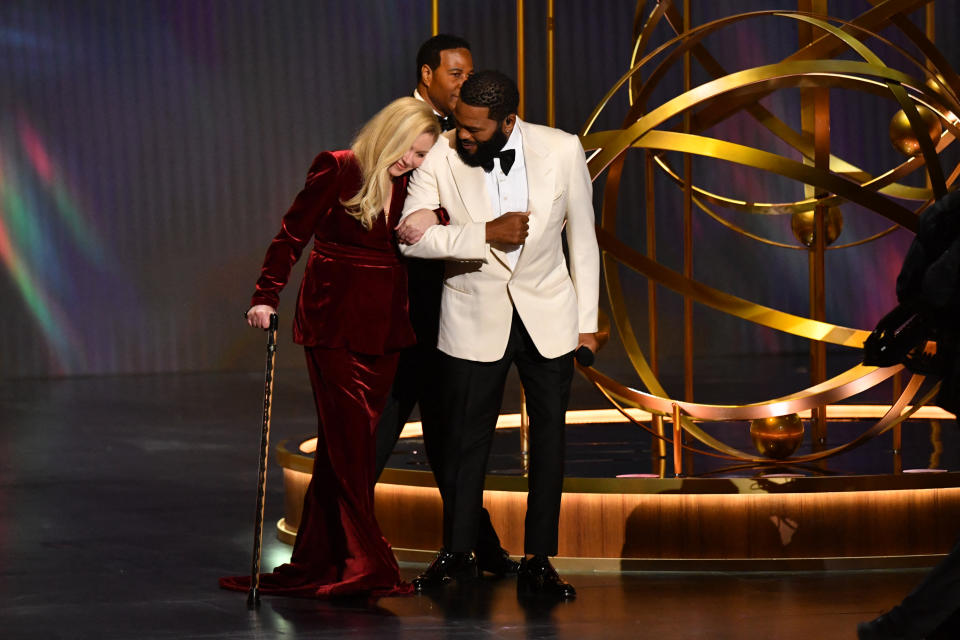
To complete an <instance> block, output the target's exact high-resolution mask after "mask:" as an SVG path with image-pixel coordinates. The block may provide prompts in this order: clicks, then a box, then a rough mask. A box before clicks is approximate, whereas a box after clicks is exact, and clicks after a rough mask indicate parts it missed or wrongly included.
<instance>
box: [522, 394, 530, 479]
mask: <svg viewBox="0 0 960 640" xmlns="http://www.w3.org/2000/svg"><path fill="white" fill-rule="evenodd" d="M520 467H521V468H522V469H523V475H525V476H526V475H527V474H528V473H529V472H530V416H529V415H527V393H526V391H524V390H523V387H522V386H521V387H520Z"/></svg>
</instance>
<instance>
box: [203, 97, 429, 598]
mask: <svg viewBox="0 0 960 640" xmlns="http://www.w3.org/2000/svg"><path fill="white" fill-rule="evenodd" d="M439 134H440V126H439V124H438V123H437V118H436V116H434V114H433V112H432V111H431V109H430V107H428V106H427V105H426V104H424V103H423V102H421V101H419V100H416V99H414V98H401V99H399V100H395V101H394V102H391V103H390V104H388V105H387V106H386V107H384V108H383V109H382V110H381V111H380V112H379V113H377V114H376V115H375V116H373V118H372V119H371V120H370V121H369V122H368V123H367V124H366V125H365V126H364V127H363V129H361V131H360V133H359V134H358V135H357V138H356V140H354V143H353V146H352V148H351V149H350V150H344V151H332V152H324V153H321V154H320V155H319V156H317V158H316V159H315V160H314V161H313V165H312V166H311V167H310V171H309V173H308V174H307V182H306V186H305V187H304V188H303V190H302V191H301V192H300V193H299V195H297V197H296V199H295V200H294V202H293V205H292V206H291V207H290V210H289V211H287V213H286V215H284V216H283V223H282V225H281V228H280V232H279V233H278V234H277V235H276V237H274V239H273V242H271V243H270V247H269V248H268V249H267V254H266V257H265V258H264V261H263V269H262V271H261V274H260V279H259V280H258V281H257V285H256V292H255V293H254V295H253V300H252V306H251V307H250V309H249V310H248V311H247V314H246V318H247V324H249V325H250V326H251V327H257V328H266V327H267V326H268V325H269V318H270V314H271V313H275V311H276V308H277V303H278V301H279V294H280V291H281V289H283V287H284V285H285V284H286V283H287V279H288V277H289V275H290V270H291V268H292V266H293V264H294V263H295V262H296V261H297V259H298V258H299V257H300V253H301V251H302V249H303V248H304V247H305V246H306V244H307V243H308V242H309V241H310V240H311V238H312V239H313V250H312V251H311V252H310V257H309V259H308V262H307V267H306V271H305V273H304V277H303V282H302V283H301V285H300V293H299V297H298V299H297V311H296V317H295V318H294V323H293V338H294V341H295V342H296V343H297V344H301V345H303V346H304V348H305V351H306V357H307V368H308V369H309V371H310V381H311V383H312V385H313V394H314V399H315V402H316V407H317V418H318V429H317V450H316V456H315V461H314V467H313V478H312V479H311V481H310V485H309V487H308V488H307V494H306V498H305V499H304V505H303V518H302V520H301V522H300V527H299V529H298V531H297V540H296V543H295V545H294V548H293V556H292V558H291V559H290V562H289V563H288V564H284V565H281V566H279V567H277V568H276V569H275V570H274V572H273V573H269V574H264V575H263V576H262V579H261V585H260V588H261V592H262V593H274V594H284V595H292V596H302V597H325V596H330V595H338V594H344V593H375V594H378V595H386V594H390V593H403V592H408V591H409V585H407V584H405V583H402V582H401V580H400V574H399V571H398V568H397V562H396V560H395V559H394V557H393V552H392V551H391V549H390V545H389V544H388V543H387V541H386V540H385V539H384V538H383V535H382V534H381V533H380V527H379V525H378V524H377V521H376V518H375V516H374V511H373V488H374V483H375V481H376V478H375V468H374V449H375V428H376V425H377V422H378V420H379V418H380V413H381V411H382V410H383V406H384V403H385V402H386V397H387V394H388V392H389V390H390V385H391V382H392V380H393V375H394V372H395V370H396V366H397V358H398V354H399V352H400V350H401V349H403V348H404V347H407V346H410V345H411V344H413V343H414V342H415V338H414V333H413V330H412V328H411V326H410V322H409V320H408V318H407V276H406V269H405V266H404V264H403V262H402V261H401V258H400V255H399V253H398V250H397V245H396V240H395V235H394V227H395V226H396V225H397V223H398V222H399V220H400V212H401V210H402V208H403V201H404V198H405V197H406V186H407V177H408V174H409V173H410V171H412V170H413V169H415V168H417V167H418V166H420V163H421V162H422V161H423V158H424V156H425V155H426V154H427V151H429V150H430V148H431V147H432V146H433V144H434V142H436V139H437V136H438V135H439ZM435 222H436V220H428V221H427V220H425V221H424V224H425V225H427V226H428V225H429V224H433V223H435ZM220 584H221V586H223V587H225V588H228V589H237V590H242V591H246V590H247V589H248V588H249V578H223V579H221V581H220Z"/></svg>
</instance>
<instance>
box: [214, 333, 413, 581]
mask: <svg viewBox="0 0 960 640" xmlns="http://www.w3.org/2000/svg"><path fill="white" fill-rule="evenodd" d="M306 356H307V368H308V369H309V371H310V381H311V383H312V385H313V396H314V401H315V402H316V406H317V418H318V428H317V450H316V454H315V458H314V464H313V478H312V479H311V480H310V485H309V486H308V487H307V494H306V497H305V498H304V502H303V517H302V518H301V520H300V526H299V528H298V530H297V540H296V543H295V544H294V547H293V556H292V557H291V559H290V562H289V563H287V564H283V565H280V566H279V567H277V568H276V569H274V570H273V573H265V574H261V578H260V591H261V592H262V593H265V594H278V595H288V596H300V597H312V598H322V597H326V596H332V595H341V594H355V593H372V594H374V595H390V594H398V593H409V592H410V586H409V585H408V584H405V583H403V582H401V580H400V573H399V569H398V567H397V561H396V559H395V558H394V556H393V551H392V550H391V548H390V544H389V543H388V542H387V541H386V540H385V539H384V537H383V534H382V533H381V532H380V526H379V525H378V524H377V519H376V517H375V515H374V509H373V490H374V484H375V483H376V476H375V471H376V470H375V461H374V458H375V449H376V446H375V443H376V436H375V433H376V426H377V422H378V421H379V419H380V414H381V412H382V411H383V406H384V404H385V402H386V398H387V394H388V392H389V391H390V385H391V382H392V380H393V375H394V373H395V371H396V367H397V357H398V356H397V354H396V353H393V354H387V355H365V354H360V353H355V352H352V351H348V350H346V349H343V348H338V349H328V348H322V347H307V348H306ZM220 586H222V587H224V588H226V589H236V590H240V591H246V590H248V589H249V587H250V578H249V577H248V576H246V577H232V578H221V580H220Z"/></svg>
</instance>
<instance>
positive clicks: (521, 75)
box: [517, 0, 526, 118]
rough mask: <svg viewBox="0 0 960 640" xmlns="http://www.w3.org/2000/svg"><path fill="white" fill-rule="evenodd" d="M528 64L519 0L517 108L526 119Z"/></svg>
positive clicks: (518, 0) (521, 6) (521, 5)
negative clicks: (525, 97) (524, 47)
mask: <svg viewBox="0 0 960 640" xmlns="http://www.w3.org/2000/svg"><path fill="white" fill-rule="evenodd" d="M525 67H526V63H525V61H524V58H523V0H517V89H518V90H519V92H520V104H519V105H518V106H517V115H518V116H520V117H521V118H524V117H526V116H525V114H526V100H525V99H524V93H526V91H525V89H524V85H525V79H526V68H525Z"/></svg>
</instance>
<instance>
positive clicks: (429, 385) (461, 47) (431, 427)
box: [376, 34, 519, 576]
mask: <svg viewBox="0 0 960 640" xmlns="http://www.w3.org/2000/svg"><path fill="white" fill-rule="evenodd" d="M472 72H473V58H472V56H471V54H470V44H469V43H468V42H467V41H466V40H464V39H463V38H460V37H457V36H452V35H447V34H439V35H436V36H433V37H432V38H430V39H429V40H427V41H426V42H424V43H423V44H422V45H421V46H420V50H419V51H418V53H417V88H416V89H415V90H414V92H413V97H414V98H417V99H419V100H423V101H424V102H426V103H427V104H429V105H430V106H431V107H432V108H433V111H434V113H436V114H437V118H438V119H439V120H440V124H441V127H442V128H443V129H444V130H448V129H452V128H453V126H454V125H453V117H452V114H453V108H454V106H455V105H456V103H457V100H458V98H459V95H460V85H462V84H463V82H464V80H466V79H467V77H468V76H469V75H470V74H471V73H472ZM443 273H444V263H443V261H442V260H420V259H416V258H411V259H408V260H407V278H408V281H409V298H410V322H411V323H412V324H413V329H414V331H415V332H416V334H417V344H416V345H414V346H413V347H410V348H409V349H407V350H405V351H404V352H403V353H401V354H400V362H399V364H398V366H397V374H396V377H395V378H394V383H393V388H392V389H391V391H390V396H389V397H388V399H387V405H386V407H385V408H384V410H383V415H382V416H381V418H380V423H379V424H378V426H377V461H376V463H377V477H379V476H380V474H381V473H382V472H383V469H384V467H385V466H386V464H387V460H389V458H390V454H391V453H392V452H393V449H394V447H395V446H396V443H397V439H398V438H399V437H400V432H401V431H403V426H404V424H406V422H407V420H409V418H410V414H411V412H412V411H413V407H414V405H419V407H420V420H421V424H422V425H423V443H424V448H425V449H426V454H427V461H428V462H429V463H430V468H431V470H432V471H433V474H434V477H435V478H440V477H442V473H441V471H442V468H443V463H444V456H443V448H444V435H445V433H446V431H447V430H446V428H445V425H444V423H443V415H442V412H441V405H440V402H441V400H442V398H441V397H440V392H439V389H438V385H437V378H438V376H439V375H440V374H439V372H440V364H439V363H440V354H439V351H437V335H438V333H439V326H440V294H441V291H442V289H443ZM437 484H438V486H439V484H440V483H439V482H438V483H437ZM476 551H477V565H478V567H479V568H480V569H481V570H483V571H487V572H488V573H492V574H495V575H498V576H503V575H506V574H512V573H516V572H517V567H518V566H519V565H518V564H517V563H516V562H514V561H513V560H511V559H510V556H509V554H508V553H507V552H506V551H505V550H504V549H503V548H502V547H501V546H500V538H499V537H498V536H497V532H496V530H495V529H494V528H493V524H491V522H490V514H489V513H488V512H487V510H486V509H484V510H483V512H482V513H481V517H480V524H479V529H478V543H477V550H476Z"/></svg>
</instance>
